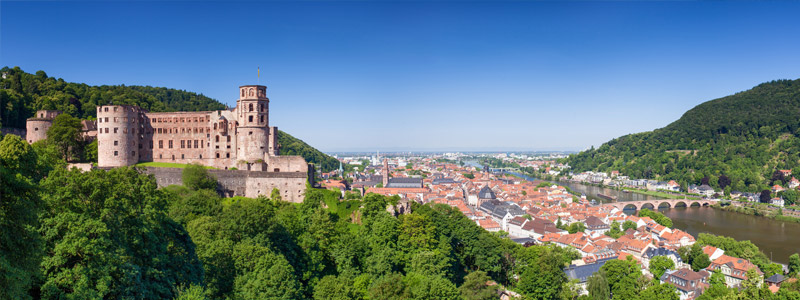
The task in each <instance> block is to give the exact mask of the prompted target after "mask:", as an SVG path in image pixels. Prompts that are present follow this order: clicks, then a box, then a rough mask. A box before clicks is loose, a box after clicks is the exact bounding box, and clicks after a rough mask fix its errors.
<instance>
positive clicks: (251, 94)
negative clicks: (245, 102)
mask: <svg viewBox="0 0 800 300" xmlns="http://www.w3.org/2000/svg"><path fill="white" fill-rule="evenodd" d="M255 95H256V94H255V93H254V92H253V88H250V97H253V96H255Z"/></svg>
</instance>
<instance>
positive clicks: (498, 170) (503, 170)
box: [489, 168, 519, 173]
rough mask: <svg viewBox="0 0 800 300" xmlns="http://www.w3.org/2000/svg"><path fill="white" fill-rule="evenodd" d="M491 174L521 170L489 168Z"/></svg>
mask: <svg viewBox="0 0 800 300" xmlns="http://www.w3.org/2000/svg"><path fill="white" fill-rule="evenodd" d="M489 172H492V173H502V172H519V168H489Z"/></svg>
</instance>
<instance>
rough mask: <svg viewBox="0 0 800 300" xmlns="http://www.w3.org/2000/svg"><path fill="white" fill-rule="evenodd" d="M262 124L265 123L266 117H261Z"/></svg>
mask: <svg viewBox="0 0 800 300" xmlns="http://www.w3.org/2000/svg"><path fill="white" fill-rule="evenodd" d="M261 123H262V124H263V123H264V116H261Z"/></svg>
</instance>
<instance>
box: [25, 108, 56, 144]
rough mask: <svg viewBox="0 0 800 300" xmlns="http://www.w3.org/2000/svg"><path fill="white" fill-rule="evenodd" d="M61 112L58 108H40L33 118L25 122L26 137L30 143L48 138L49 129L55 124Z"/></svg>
mask: <svg viewBox="0 0 800 300" xmlns="http://www.w3.org/2000/svg"><path fill="white" fill-rule="evenodd" d="M60 114H61V111H58V110H39V111H36V115H35V116H34V117H33V118H28V120H27V121H26V122H25V127H26V131H25V132H26V134H25V139H27V140H28V143H29V144H33V143H35V142H37V141H41V140H45V139H47V130H48V129H50V127H51V126H53V120H54V119H55V118H56V117H57V116H58V115H60Z"/></svg>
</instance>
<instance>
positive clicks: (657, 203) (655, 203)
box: [603, 199, 719, 210]
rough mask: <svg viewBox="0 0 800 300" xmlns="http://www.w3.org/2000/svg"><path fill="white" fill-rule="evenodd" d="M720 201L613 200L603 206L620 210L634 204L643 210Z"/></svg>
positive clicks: (706, 204) (707, 204)
mask: <svg viewBox="0 0 800 300" xmlns="http://www.w3.org/2000/svg"><path fill="white" fill-rule="evenodd" d="M717 202H719V200H715V199H661V200H642V201H622V202H611V203H604V204H603V206H609V207H615V208H617V209H619V210H623V209H625V208H626V207H630V206H633V207H634V208H635V209H636V210H641V209H642V208H649V209H653V210H654V209H658V208H673V207H676V206H685V207H691V206H710V205H712V204H714V203H717Z"/></svg>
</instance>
